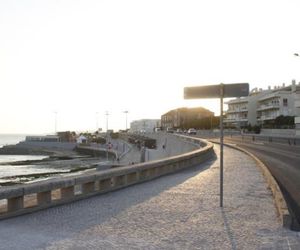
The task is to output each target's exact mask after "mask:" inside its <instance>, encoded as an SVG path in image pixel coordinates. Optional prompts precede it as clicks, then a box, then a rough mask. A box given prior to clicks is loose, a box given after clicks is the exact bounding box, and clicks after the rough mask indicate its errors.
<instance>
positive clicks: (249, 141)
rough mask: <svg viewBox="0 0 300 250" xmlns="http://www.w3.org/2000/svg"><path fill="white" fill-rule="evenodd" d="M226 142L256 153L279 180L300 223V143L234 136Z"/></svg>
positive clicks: (290, 207) (292, 211)
mask: <svg viewBox="0 0 300 250" xmlns="http://www.w3.org/2000/svg"><path fill="white" fill-rule="evenodd" d="M224 142H225V143H226V142H227V143H233V144H236V145H238V146H240V147H242V148H245V149H246V150H248V151H249V152H251V153H253V154H254V155H256V156H257V157H258V158H259V159H260V160H261V161H262V162H263V163H264V164H265V165H266V166H267V167H268V168H269V170H270V172H271V173H272V175H273V176H274V177H275V179H276V180H277V182H278V184H279V186H280V188H281V190H282V192H283V195H284V197H285V199H286V201H287V203H288V206H289V209H290V212H291V213H292V215H294V216H295V218H296V219H297V221H298V225H296V224H295V225H294V227H295V228H298V229H299V224H300V145H298V144H296V145H295V144H294V142H292V141H290V142H289V141H287V140H286V141H284V140H281V141H279V142H276V141H274V140H273V141H269V140H264V139H263V138H255V139H254V140H253V138H252V137H242V136H233V137H225V138H224Z"/></svg>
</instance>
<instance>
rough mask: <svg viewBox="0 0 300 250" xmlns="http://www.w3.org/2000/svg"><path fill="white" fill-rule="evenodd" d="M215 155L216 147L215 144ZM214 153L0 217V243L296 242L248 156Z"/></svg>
mask: <svg viewBox="0 0 300 250" xmlns="http://www.w3.org/2000/svg"><path fill="white" fill-rule="evenodd" d="M216 149H217V150H216V153H217V155H218V147H217V146H216ZM224 178H225V187H224V208H223V209H221V208H220V207H219V161H218V158H217V157H216V158H215V159H213V160H211V161H210V162H208V163H206V164H202V165H200V166H197V167H194V168H191V169H188V170H184V171H181V172H178V173H176V174H172V175H169V176H165V177H161V178H159V179H156V180H153V181H150V182H147V183H143V184H139V185H135V186H131V187H129V188H126V189H122V190H119V191H116V192H112V193H108V194H105V195H101V196H98V197H94V198H90V199H86V200H82V201H79V202H74V203H72V204H69V205H65V206H60V207H56V208H52V209H48V210H44V211H40V212H37V213H34V214H29V215H25V216H21V217H17V218H13V219H8V220H5V221H1V222H0V249H300V234H299V233H297V232H291V231H289V230H287V229H284V228H282V227H281V224H280V221H279V219H278V217H277V215H276V210H275V206H274V203H273V198H272V196H271V192H270V191H269V190H268V189H267V187H266V184H265V182H264V179H263V177H262V175H261V174H260V172H259V171H258V169H257V167H256V165H255V162H254V161H253V160H252V159H251V158H250V157H248V156H246V155H245V154H243V153H241V152H239V151H235V150H233V149H229V148H225V175H224Z"/></svg>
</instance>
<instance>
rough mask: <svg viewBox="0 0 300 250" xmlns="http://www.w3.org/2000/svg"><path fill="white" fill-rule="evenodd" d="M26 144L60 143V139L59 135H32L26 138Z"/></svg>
mask: <svg viewBox="0 0 300 250" xmlns="http://www.w3.org/2000/svg"><path fill="white" fill-rule="evenodd" d="M25 141H26V142H60V138H59V136H57V135H41V136H36V135H31V136H26V138H25Z"/></svg>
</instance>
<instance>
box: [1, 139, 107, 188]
mask: <svg viewBox="0 0 300 250" xmlns="http://www.w3.org/2000/svg"><path fill="white" fill-rule="evenodd" d="M0 155H38V156H42V155H44V156H48V157H46V158H44V159H39V160H23V161H14V162H2V163H0V166H8V167H10V166H11V167H14V166H16V167H19V166H29V167H33V168H38V169H41V173H30V174H16V175H14V174H12V175H10V176H6V177H2V178H0V186H8V185H17V184H24V183H29V182H33V181H37V180H42V179H48V178H54V177H57V176H61V175H66V174H75V173H80V172H82V171H86V170H90V169H97V168H99V164H100V163H103V161H105V159H104V158H102V157H93V156H90V155H83V154H79V153H78V152H76V151H75V150H66V149H65V150H63V149H56V148H42V147H28V146H26V147H22V146H20V145H19V144H16V145H9V146H4V147H3V148H0ZM100 165H101V164H100ZM47 169H49V171H48V172H47Z"/></svg>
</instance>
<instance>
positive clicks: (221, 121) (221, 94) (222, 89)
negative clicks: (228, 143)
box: [220, 83, 224, 207]
mask: <svg viewBox="0 0 300 250" xmlns="http://www.w3.org/2000/svg"><path fill="white" fill-rule="evenodd" d="M223 96H224V84H223V83H221V85H220V207H223V137H224V134H223Z"/></svg>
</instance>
